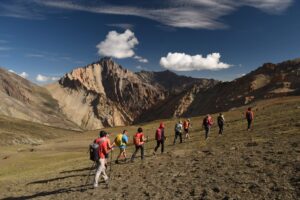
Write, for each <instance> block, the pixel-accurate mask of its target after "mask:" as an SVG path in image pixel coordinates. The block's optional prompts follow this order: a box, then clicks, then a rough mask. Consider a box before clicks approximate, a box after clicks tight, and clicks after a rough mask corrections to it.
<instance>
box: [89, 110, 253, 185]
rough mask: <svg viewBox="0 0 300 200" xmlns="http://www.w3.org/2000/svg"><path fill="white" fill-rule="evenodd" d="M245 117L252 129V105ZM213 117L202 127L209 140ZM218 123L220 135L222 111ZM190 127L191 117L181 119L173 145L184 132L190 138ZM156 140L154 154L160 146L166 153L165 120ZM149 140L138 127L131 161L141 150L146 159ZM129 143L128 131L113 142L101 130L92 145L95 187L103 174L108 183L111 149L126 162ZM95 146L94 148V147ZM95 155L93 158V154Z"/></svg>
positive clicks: (156, 133)
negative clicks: (145, 145)
mask: <svg viewBox="0 0 300 200" xmlns="http://www.w3.org/2000/svg"><path fill="white" fill-rule="evenodd" d="M245 118H246V120H247V130H248V131H249V130H251V125H252V121H253V119H254V114H253V112H252V110H251V107H249V108H248V109H247V111H246V113H245ZM213 123H214V122H213V118H212V116H211V115H209V114H208V115H206V116H205V117H204V119H203V121H202V127H203V129H204V130H205V139H206V140H207V139H208V137H209V134H210V130H211V127H212V125H213ZM217 123H218V127H219V135H222V134H223V132H224V124H225V118H224V115H223V114H222V113H220V114H219V116H218V117H217ZM190 128H192V126H191V121H190V119H186V120H184V121H183V122H182V121H181V120H180V121H178V122H177V123H176V124H175V128H174V132H175V137H174V141H173V145H175V144H176V141H177V139H178V138H179V141H180V143H182V142H183V136H182V134H183V133H184V134H185V135H184V140H188V139H190ZM155 140H156V146H155V148H154V150H153V155H155V154H156V152H157V150H158V149H159V147H160V148H161V149H160V150H161V153H164V146H165V140H166V136H165V125H164V123H163V122H161V123H160V125H159V127H158V128H157V129H156V131H155ZM147 141H148V137H147V138H146V137H145V135H144V133H143V129H142V128H141V127H140V128H138V129H137V133H136V134H134V136H133V144H134V146H135V151H134V153H133V154H132V156H131V158H130V161H131V162H134V159H135V157H136V154H137V153H138V152H139V151H140V152H141V159H142V160H144V152H145V147H144V144H145V142H147ZM128 143H129V139H128V131H127V130H124V131H123V132H122V133H120V134H118V135H117V136H116V138H115V139H114V141H113V143H111V141H110V140H109V138H108V133H107V132H105V131H100V134H99V137H98V138H97V139H96V140H95V141H94V143H93V144H91V146H90V155H91V160H93V161H95V163H96V169H97V170H96V175H95V179H94V187H95V188H96V187H98V181H99V177H100V175H101V174H102V177H103V179H104V181H105V183H106V184H107V185H108V180H109V179H108V176H107V174H106V168H107V159H108V158H109V153H110V151H112V150H113V148H114V147H117V148H119V150H120V152H119V154H118V156H117V158H116V161H115V163H116V164H119V160H120V159H123V160H124V161H125V162H126V160H127V154H126V148H127V145H128ZM92 147H93V148H92ZM91 149H96V151H94V152H93V151H92V150H91ZM91 153H93V155H94V157H93V158H92V154H91Z"/></svg>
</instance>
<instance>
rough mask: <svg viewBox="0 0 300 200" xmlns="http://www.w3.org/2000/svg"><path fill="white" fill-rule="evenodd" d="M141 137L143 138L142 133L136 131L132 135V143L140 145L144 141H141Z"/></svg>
mask: <svg viewBox="0 0 300 200" xmlns="http://www.w3.org/2000/svg"><path fill="white" fill-rule="evenodd" d="M142 138H143V133H136V134H135V135H134V136H133V143H134V145H135V146H140V145H142V144H144V142H142Z"/></svg>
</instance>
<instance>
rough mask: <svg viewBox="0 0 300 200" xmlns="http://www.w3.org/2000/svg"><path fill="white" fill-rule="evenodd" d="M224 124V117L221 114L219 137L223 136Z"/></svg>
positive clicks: (219, 118)
mask: <svg viewBox="0 0 300 200" xmlns="http://www.w3.org/2000/svg"><path fill="white" fill-rule="evenodd" d="M224 123H225V118H224V115H223V114H222V113H220V114H219V116H218V126H219V135H222V134H223V131H224Z"/></svg>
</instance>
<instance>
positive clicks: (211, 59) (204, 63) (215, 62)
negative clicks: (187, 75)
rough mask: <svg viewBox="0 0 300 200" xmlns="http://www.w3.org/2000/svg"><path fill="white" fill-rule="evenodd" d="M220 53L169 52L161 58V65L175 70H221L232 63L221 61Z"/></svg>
mask: <svg viewBox="0 0 300 200" xmlns="http://www.w3.org/2000/svg"><path fill="white" fill-rule="evenodd" d="M220 58H221V55H220V54H219V53H212V54H208V55H207V56H206V57H203V56H202V55H194V56H191V55H188V54H185V53H168V55H167V56H166V57H162V58H161V59H160V65H161V66H162V67H164V68H166V69H170V70H174V71H196V70H198V71H199V70H220V69H227V68H229V67H230V66H231V65H229V64H226V63H223V62H220Z"/></svg>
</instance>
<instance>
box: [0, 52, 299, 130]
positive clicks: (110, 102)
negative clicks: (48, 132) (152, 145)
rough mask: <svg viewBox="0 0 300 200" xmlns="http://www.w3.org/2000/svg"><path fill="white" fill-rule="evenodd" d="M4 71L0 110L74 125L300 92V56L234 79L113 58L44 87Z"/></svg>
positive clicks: (117, 122)
mask: <svg viewBox="0 0 300 200" xmlns="http://www.w3.org/2000/svg"><path fill="white" fill-rule="evenodd" d="M0 72H1V73H0V97H1V101H0V115H5V116H9V117H13V118H20V119H24V120H29V121H33V122H37V123H42V124H45V125H50V126H57V127H63V128H73V129H74V128H75V129H76V128H77V129H78V127H80V128H81V129H100V128H103V127H111V126H123V125H128V124H133V123H140V122H145V121H151V120H157V119H163V118H171V117H190V116H196V115H199V114H206V113H215V112H222V111H226V110H229V109H231V108H235V107H239V106H242V105H247V104H250V103H253V102H255V101H257V100H262V99H269V98H274V97H281V96H289V95H300V90H299V88H300V60H299V59H298V60H291V61H286V62H282V63H279V64H272V63H266V64H264V65H263V66H261V67H259V68H258V69H256V70H254V71H252V72H250V73H249V74H247V75H245V76H243V77H240V78H238V79H236V80H233V81H230V82H220V81H216V80H213V79H199V78H192V77H186V76H179V75H177V74H175V73H173V72H171V71H162V72H148V71H141V72H137V73H134V72H131V71H129V70H128V69H125V68H123V67H122V66H120V65H119V64H117V63H115V62H114V61H113V60H112V59H110V58H103V59H101V60H100V61H98V62H95V63H92V64H90V65H87V66H85V67H80V68H77V69H74V70H72V71H71V72H70V73H67V74H65V75H64V76H63V77H62V78H61V79H60V80H59V81H58V82H55V83H52V84H50V85H47V86H46V88H44V87H40V86H37V85H35V84H33V83H31V82H29V81H27V80H25V79H23V78H21V77H20V76H18V75H16V74H13V73H10V72H8V71H6V70H4V69H1V70H0Z"/></svg>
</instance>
